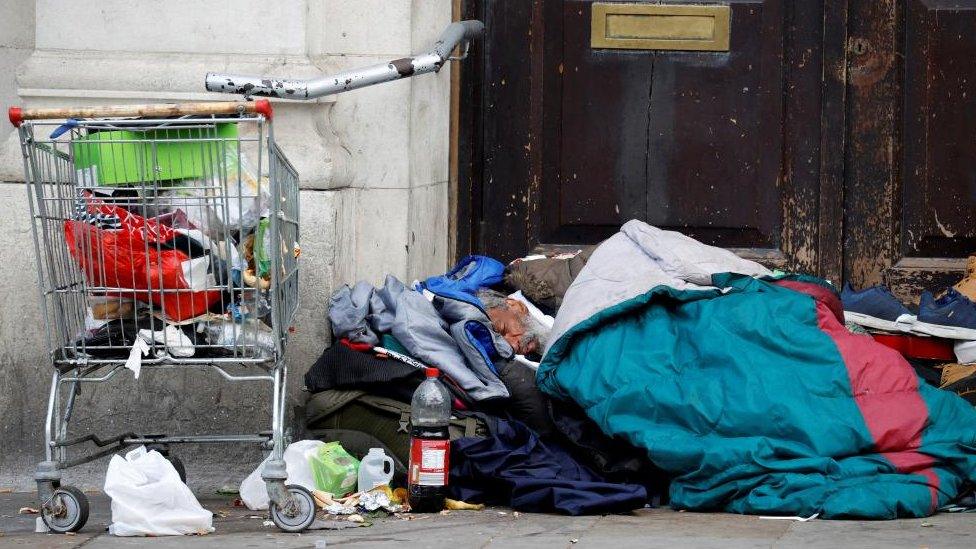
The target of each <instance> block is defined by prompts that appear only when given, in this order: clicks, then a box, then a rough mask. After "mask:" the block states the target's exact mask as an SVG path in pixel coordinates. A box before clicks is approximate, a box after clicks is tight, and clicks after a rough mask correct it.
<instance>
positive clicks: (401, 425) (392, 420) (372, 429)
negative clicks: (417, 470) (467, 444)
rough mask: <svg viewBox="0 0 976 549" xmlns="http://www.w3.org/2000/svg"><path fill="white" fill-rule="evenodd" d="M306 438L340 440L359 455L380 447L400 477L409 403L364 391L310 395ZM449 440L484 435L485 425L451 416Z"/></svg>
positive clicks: (404, 464) (407, 438) (405, 459)
mask: <svg viewBox="0 0 976 549" xmlns="http://www.w3.org/2000/svg"><path fill="white" fill-rule="evenodd" d="M305 428H306V431H307V432H306V438H314V439H318V440H323V441H326V442H331V441H334V440H337V441H339V442H340V443H342V447H343V448H345V449H346V451H348V452H349V453H350V454H352V455H354V456H356V457H357V458H361V457H362V456H364V455H366V453H367V452H369V449H370V448H382V449H383V451H384V452H386V455H388V456H390V457H391V458H393V461H394V464H395V469H396V475H395V478H396V479H397V480H399V481H400V485H402V480H403V478H404V476H405V475H406V472H407V463H409V461H410V457H409V456H410V405H409V404H406V403H403V402H400V401H398V400H394V399H391V398H386V397H381V396H375V395H370V394H368V393H366V392H365V391H349V390H340V389H330V390H327V391H322V392H320V393H315V394H314V395H311V396H310V397H309V399H308V402H307V403H306V404H305ZM448 430H449V431H450V433H451V440H455V439H458V438H462V437H485V436H488V428H487V426H486V425H485V423H484V422H483V421H481V420H480V419H478V418H476V417H460V418H454V419H451V424H450V425H449V427H448Z"/></svg>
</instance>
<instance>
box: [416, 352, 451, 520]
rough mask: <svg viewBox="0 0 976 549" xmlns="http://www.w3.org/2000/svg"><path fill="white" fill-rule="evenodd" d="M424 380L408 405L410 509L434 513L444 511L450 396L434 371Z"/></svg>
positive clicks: (427, 370)
mask: <svg viewBox="0 0 976 549" xmlns="http://www.w3.org/2000/svg"><path fill="white" fill-rule="evenodd" d="M426 374H427V379H426V380H424V382H423V383H421V384H420V386H419V387H417V390H416V391H415V392H414V393H413V399H412V400H411V401H410V423H411V428H410V470H409V474H408V479H407V482H408V484H409V500H410V509H411V510H412V511H413V512H415V513H433V512H437V511H440V510H441V509H443V508H444V496H445V495H446V493H447V474H448V469H449V463H448V459H449V458H450V455H451V440H450V433H449V432H448V424H449V422H450V421H451V395H450V393H448V392H447V387H445V386H444V384H443V383H441V381H440V379H438V377H439V376H440V371H439V370H438V369H437V368H427V369H426Z"/></svg>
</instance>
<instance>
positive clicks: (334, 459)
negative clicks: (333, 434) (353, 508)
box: [308, 442, 359, 497]
mask: <svg viewBox="0 0 976 549" xmlns="http://www.w3.org/2000/svg"><path fill="white" fill-rule="evenodd" d="M308 464H309V465H310V466H311V467H312V476H313V477H314V478H315V487H316V488H317V489H319V490H322V491H323V492H329V493H330V494H332V495H334V496H336V497H342V496H344V495H346V494H348V493H350V492H354V491H356V482H357V480H358V475H359V460H358V459H356V458H354V457H352V456H351V455H350V454H349V452H347V451H346V449H345V448H343V447H342V444H339V443H338V442H327V443H326V444H324V445H323V446H321V447H319V449H318V451H316V452H315V453H314V454H312V455H311V456H309V458H308Z"/></svg>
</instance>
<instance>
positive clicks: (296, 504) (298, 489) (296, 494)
mask: <svg viewBox="0 0 976 549" xmlns="http://www.w3.org/2000/svg"><path fill="white" fill-rule="evenodd" d="M285 490H287V491H288V495H289V496H290V498H291V501H290V502H289V503H287V504H285V507H284V508H279V507H278V505H277V504H275V502H273V501H272V502H271V505H270V511H271V521H272V522H274V523H275V526H277V527H278V528H279V529H280V530H281V531H282V532H301V531H303V530H305V529H306V528H308V527H309V526H311V525H312V522H314V521H315V509H316V507H315V498H314V497H312V493H311V492H309V491H308V489H306V488H305V487H304V486H299V485H297V484H289V485H287V486H285Z"/></svg>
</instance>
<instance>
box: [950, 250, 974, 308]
mask: <svg viewBox="0 0 976 549" xmlns="http://www.w3.org/2000/svg"><path fill="white" fill-rule="evenodd" d="M953 288H955V289H956V291H957V292H959V293H961V294H962V295H964V296H966V297H968V298H969V299H971V300H973V301H976V255H971V256H969V261H967V262H966V274H965V275H963V277H962V280H960V281H959V282H957V283H956V285H955V286H953Z"/></svg>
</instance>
